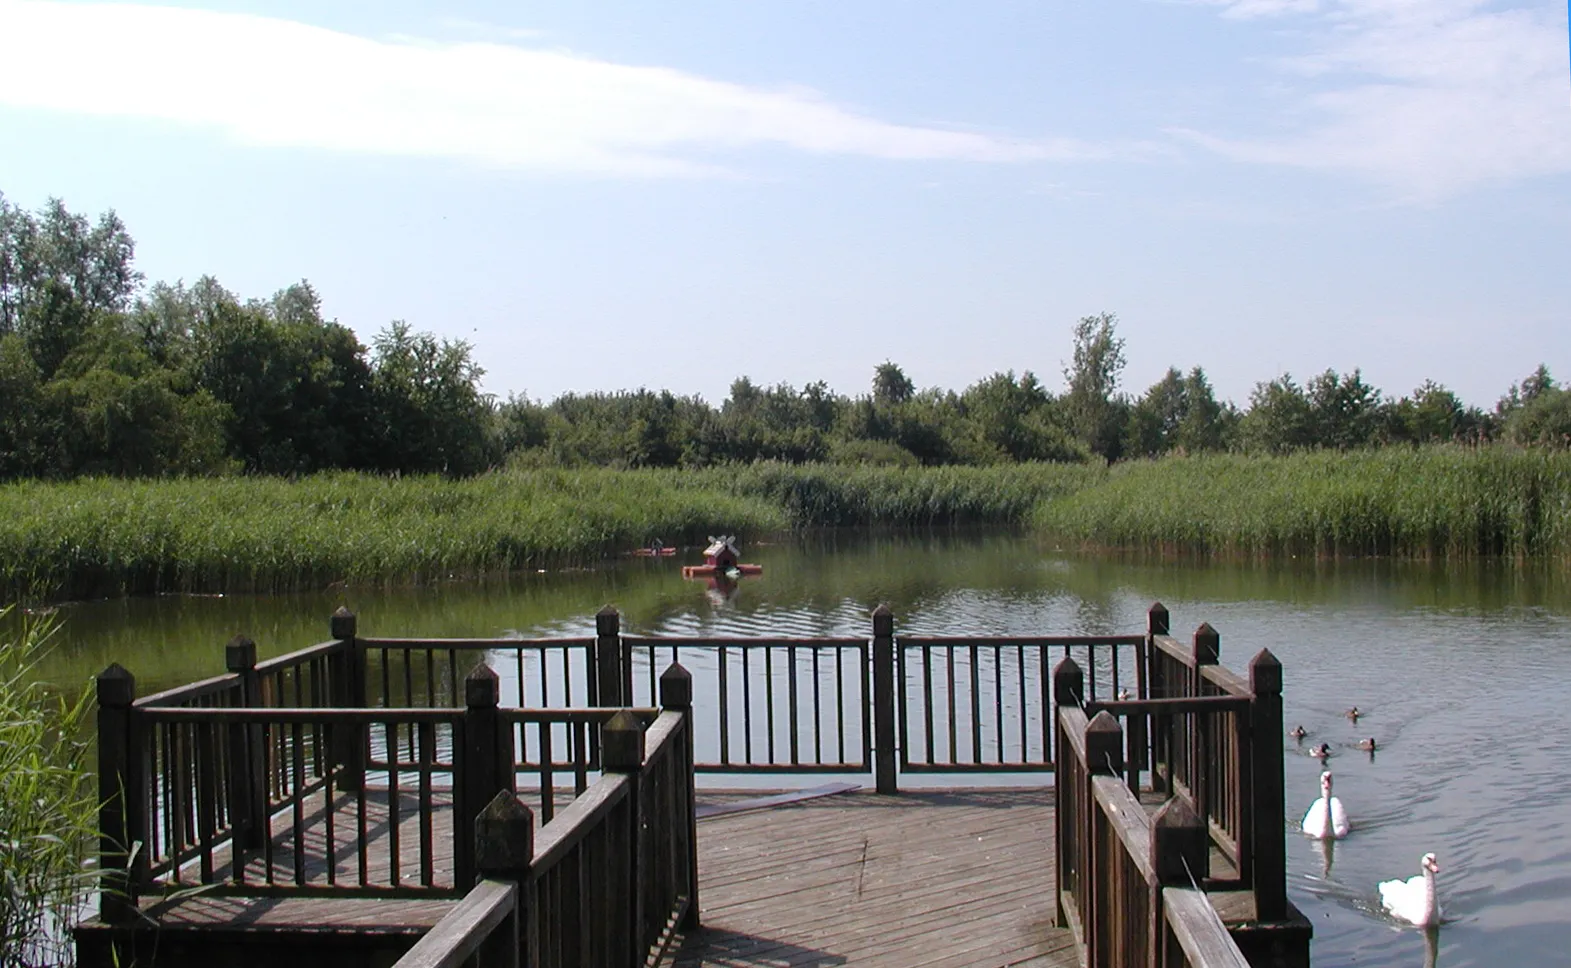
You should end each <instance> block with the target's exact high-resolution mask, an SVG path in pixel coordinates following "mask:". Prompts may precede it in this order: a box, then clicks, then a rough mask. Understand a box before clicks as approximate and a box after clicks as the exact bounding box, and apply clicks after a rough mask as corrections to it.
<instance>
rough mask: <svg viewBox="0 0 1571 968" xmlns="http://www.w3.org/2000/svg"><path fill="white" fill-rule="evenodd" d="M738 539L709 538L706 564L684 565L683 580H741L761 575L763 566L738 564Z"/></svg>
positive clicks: (726, 536) (729, 536)
mask: <svg viewBox="0 0 1571 968" xmlns="http://www.w3.org/2000/svg"><path fill="white" fill-rule="evenodd" d="M737 557H738V552H737V550H736V537H735V536H734V535H722V536H720V537H718V538H716V537H715V536H714V535H710V536H709V547H707V548H705V549H704V563H703V564H701V565H683V566H682V577H683V578H739V577H741V576H742V575H761V574H763V572H764V566H763V565H744V564H740V563H738V562H737Z"/></svg>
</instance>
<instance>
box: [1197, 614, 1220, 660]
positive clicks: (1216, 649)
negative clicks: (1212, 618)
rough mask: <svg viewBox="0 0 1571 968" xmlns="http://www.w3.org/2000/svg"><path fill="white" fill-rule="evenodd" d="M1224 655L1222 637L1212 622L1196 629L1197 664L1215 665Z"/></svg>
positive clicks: (1202, 624) (1203, 623)
mask: <svg viewBox="0 0 1571 968" xmlns="http://www.w3.org/2000/svg"><path fill="white" fill-rule="evenodd" d="M1221 654H1222V637H1221V636H1220V635H1218V634H1217V631H1216V629H1214V628H1212V627H1211V623H1210V622H1201V623H1200V627H1199V628H1197V629H1195V664H1196V665H1215V664H1216V663H1217V661H1218V659H1219V658H1220V656H1221Z"/></svg>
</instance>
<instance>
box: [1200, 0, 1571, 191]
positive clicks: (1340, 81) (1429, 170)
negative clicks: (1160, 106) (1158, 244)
mask: <svg viewBox="0 0 1571 968" xmlns="http://www.w3.org/2000/svg"><path fill="white" fill-rule="evenodd" d="M1208 2H1210V3H1211V4H1212V5H1219V6H1224V8H1225V9H1224V12H1225V13H1230V14H1233V15H1237V16H1243V15H1246V14H1258V15H1264V14H1267V13H1276V14H1310V15H1311V16H1307V17H1298V18H1295V20H1294V26H1295V28H1296V29H1297V30H1299V31H1305V30H1307V31H1308V33H1307V35H1306V36H1307V37H1309V38H1310V39H1309V40H1308V42H1307V43H1308V45H1309V46H1308V48H1307V49H1306V50H1305V52H1304V53H1303V54H1302V55H1301V56H1299V57H1295V58H1291V59H1288V60H1286V61H1283V62H1281V63H1279V64H1278V65H1276V66H1277V67H1278V69H1279V70H1280V72H1281V73H1282V74H1284V75H1287V76H1288V77H1290V78H1291V77H1296V78H1298V80H1297V82H1296V83H1297V84H1299V85H1300V87H1299V88H1298V101H1297V103H1296V105H1295V107H1294V111H1293V112H1292V113H1291V114H1289V115H1288V116H1287V117H1286V118H1284V119H1283V120H1285V121H1286V123H1287V124H1288V126H1289V127H1290V128H1292V129H1293V130H1294V133H1292V134H1288V135H1283V136H1277V137H1255V138H1239V137H1225V136H1221V135H1217V134H1214V133H1205V132H1195V131H1185V132H1181V133H1182V134H1184V135H1185V136H1187V137H1189V138H1190V139H1192V140H1193V141H1195V142H1197V143H1199V144H1201V145H1204V146H1206V147H1208V148H1210V149H1212V150H1214V151H1217V152H1219V153H1221V154H1222V155H1224V156H1226V157H1229V158H1233V159H1236V160H1239V161H1244V162H1258V163H1264V164H1273V165H1287V166H1296V167H1302V168H1311V169H1322V170H1330V171H1341V172H1349V173H1354V174H1357V175H1361V176H1365V177H1367V178H1370V179H1373V180H1375V181H1377V182H1380V183H1383V184H1385V185H1387V186H1390V187H1392V188H1394V189H1395V190H1396V191H1397V192H1398V194H1399V195H1400V196H1401V197H1402V198H1403V199H1404V200H1409V201H1418V202H1433V201H1436V200H1439V199H1442V198H1445V197H1448V196H1452V195H1455V194H1457V193H1459V192H1462V191H1465V190H1467V189H1469V188H1472V187H1475V186H1477V185H1480V184H1484V183H1489V182H1502V181H1510V180H1515V179H1522V178H1528V177H1533V176H1538V175H1547V174H1558V173H1564V172H1568V171H1571V79H1568V76H1567V63H1566V22H1565V19H1564V13H1565V8H1564V7H1563V6H1561V5H1559V4H1554V5H1548V4H1544V3H1541V2H1540V3H1536V4H1534V5H1533V6H1531V7H1528V8H1522V7H1510V8H1507V7H1501V6H1500V5H1498V4H1492V3H1489V2H1487V0H1325V2H1323V3H1318V4H1317V3H1313V2H1310V0H1304V2H1301V3H1295V2H1292V0H1208ZM1290 83H1292V82H1290Z"/></svg>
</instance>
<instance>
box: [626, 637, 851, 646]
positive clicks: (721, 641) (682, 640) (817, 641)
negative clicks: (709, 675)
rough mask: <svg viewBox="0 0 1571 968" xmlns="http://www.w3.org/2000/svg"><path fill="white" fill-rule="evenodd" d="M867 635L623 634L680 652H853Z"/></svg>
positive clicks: (631, 639) (628, 640) (629, 639)
mask: <svg viewBox="0 0 1571 968" xmlns="http://www.w3.org/2000/svg"><path fill="white" fill-rule="evenodd" d="M868 638H869V637H868V636H861V637H855V636H823V637H811V636H804V637H802V638H784V637H781V636H769V637H762V636H718V635H692V636H674V635H623V636H622V641H623V642H624V643H626V644H629V645H634V646H651V645H653V646H657V647H662V648H669V647H672V646H675V647H677V648H681V649H690V648H705V647H709V646H720V645H723V646H725V647H726V648H728V649H730V648H743V649H779V648H787V647H789V646H793V645H795V646H803V647H805V646H817V647H820V648H823V647H827V646H833V647H836V648H843V649H852V648H856V649H859V648H862V647H863V646H865V645H867V642H868Z"/></svg>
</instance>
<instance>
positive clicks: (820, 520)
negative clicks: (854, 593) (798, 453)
mask: <svg viewBox="0 0 1571 968" xmlns="http://www.w3.org/2000/svg"><path fill="white" fill-rule="evenodd" d="M1105 476H1106V471H1105V470H1103V469H1101V468H1095V467H1089V466H1087V465H1085V464H1047V463H1028V464H1003V465H996V466H992V467H958V466H949V467H926V468H923V467H874V466H865V465H863V466H856V465H849V466H848V465H840V464H805V465H797V464H778V463H758V464H752V465H748V466H742V467H734V468H733V467H719V468H710V469H707V470H704V471H700V472H698V474H697V476H696V480H698V481H703V482H714V483H715V484H716V485H717V486H723V487H726V488H728V489H729V490H730V491H732V492H733V493H735V494H738V495H742V496H746V497H757V498H762V499H763V500H765V501H766V502H768V503H769V504H771V505H774V506H777V507H780V508H783V509H784V510H785V512H786V513H787V514H788V515H790V518H791V523H792V525H793V526H795V527H854V526H871V525H876V526H933V525H977V524H987V525H1023V524H1025V523H1026V522H1028V521H1029V520H1030V517H1031V514H1032V512H1033V511H1034V510H1035V509H1036V507H1037V505H1039V504H1040V503H1041V502H1043V501H1047V500H1052V499H1055V498H1059V497H1063V496H1064V495H1067V494H1072V493H1074V492H1076V491H1079V490H1081V489H1083V488H1085V487H1088V486H1091V485H1093V484H1095V483H1097V482H1098V481H1101V480H1102V479H1103V478H1104V477H1105Z"/></svg>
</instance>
